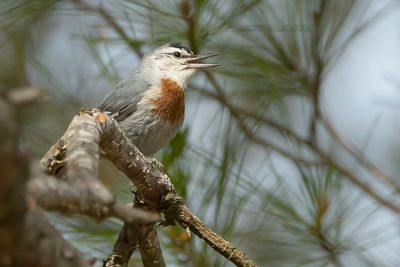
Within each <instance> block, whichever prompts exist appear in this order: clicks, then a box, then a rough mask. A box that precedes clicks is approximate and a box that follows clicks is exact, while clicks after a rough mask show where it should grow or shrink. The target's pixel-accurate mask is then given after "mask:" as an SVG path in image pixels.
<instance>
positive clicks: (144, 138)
mask: <svg viewBox="0 0 400 267" xmlns="http://www.w3.org/2000/svg"><path fill="white" fill-rule="evenodd" d="M216 55H218V54H208V55H204V56H199V55H194V54H193V52H192V51H191V50H190V49H189V48H188V47H186V46H184V45H181V44H179V43H169V44H165V45H162V46H160V47H158V48H156V49H155V50H153V51H152V52H150V53H148V54H147V55H145V56H144V57H143V58H142V60H141V61H140V63H139V67H138V68H137V69H136V70H134V71H133V72H132V73H131V74H130V75H129V76H128V77H127V78H125V79H124V80H122V81H121V82H120V83H119V84H117V86H116V87H115V90H114V91H113V92H111V93H110V94H108V95H107V96H106V98H105V99H104V100H103V102H102V104H101V105H100V106H99V107H98V109H99V110H101V111H105V112H109V113H111V114H113V115H114V118H115V119H116V120H117V121H118V122H119V125H120V127H121V129H122V130H123V132H124V134H125V135H126V136H127V137H128V138H129V139H130V140H131V141H132V142H133V144H135V145H136V146H137V148H138V149H139V150H140V151H141V152H142V153H143V154H144V155H146V156H151V155H153V154H154V153H156V152H157V151H159V150H160V149H161V148H162V147H163V146H165V145H166V144H168V143H169V141H170V140H171V139H172V138H173V137H174V136H175V134H176V133H177V131H178V130H179V129H180V127H181V126H182V124H183V120H184V114H185V100H184V92H185V89H186V88H187V86H188V83H189V80H190V78H191V77H192V76H193V74H195V73H196V70H197V69H201V68H210V67H216V66H218V64H206V63H202V61H203V60H205V59H207V58H210V57H213V56H216Z"/></svg>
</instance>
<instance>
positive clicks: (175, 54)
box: [173, 52, 181, 58]
mask: <svg viewBox="0 0 400 267" xmlns="http://www.w3.org/2000/svg"><path fill="white" fill-rule="evenodd" d="M173 55H174V57H176V58H180V57H181V53H179V52H174V53H173Z"/></svg>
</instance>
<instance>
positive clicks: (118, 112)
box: [98, 70, 151, 121]
mask: <svg viewBox="0 0 400 267" xmlns="http://www.w3.org/2000/svg"><path fill="white" fill-rule="evenodd" d="M140 76H141V74H140V71H139V70H136V71H134V72H133V73H131V74H130V75H129V76H128V77H127V78H126V79H124V80H122V81H121V82H120V83H118V84H117V85H116V86H115V88H114V90H113V91H112V92H111V93H109V94H108V95H107V96H106V97H105V99H104V100H103V102H102V103H101V104H100V105H99V106H98V109H100V110H101V111H107V112H110V113H111V114H113V115H115V119H116V120H117V121H123V120H124V119H126V118H127V117H129V116H130V115H132V114H133V113H134V112H135V111H136V110H137V104H138V102H139V101H140V100H141V98H142V95H143V93H144V92H145V91H146V90H147V89H149V88H150V86H151V84H149V83H147V82H146V81H145V80H144V79H140V78H141V77H140Z"/></svg>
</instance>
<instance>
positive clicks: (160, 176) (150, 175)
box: [42, 110, 256, 266]
mask: <svg viewBox="0 0 400 267" xmlns="http://www.w3.org/2000/svg"><path fill="white" fill-rule="evenodd" d="M78 117H80V118H78ZM76 122H80V124H83V125H84V129H88V131H86V132H85V133H86V135H90V134H92V135H100V136H101V138H100V145H101V147H102V149H103V150H104V152H105V153H106V155H107V157H108V158H109V159H110V160H111V161H112V162H113V163H114V164H115V165H116V166H117V167H118V168H119V169H120V170H121V171H122V172H124V173H125V175H126V176H127V177H128V178H129V179H130V180H131V182H132V183H133V184H134V185H135V186H136V188H137V190H138V193H139V194H140V196H141V198H142V199H143V202H144V204H145V205H146V206H147V207H148V208H149V209H151V210H154V209H156V210H163V211H166V210H168V212H166V213H167V214H172V215H173V216H169V218H168V219H167V222H168V223H173V221H174V220H176V221H178V222H180V223H181V225H183V226H184V227H189V229H190V230H191V231H193V233H195V234H198V235H199V237H201V238H203V239H204V240H206V241H207V243H208V244H209V245H210V246H211V247H212V248H214V249H215V250H216V251H218V252H219V253H221V254H222V255H223V256H225V257H227V259H228V260H230V261H232V262H234V263H235V264H237V265H238V266H256V265H255V263H254V262H252V261H251V260H250V259H248V258H247V256H246V255H245V254H244V253H243V252H241V251H240V250H238V249H236V248H235V247H234V246H232V245H231V244H230V243H229V242H227V241H225V240H224V239H222V238H221V237H219V236H218V235H217V234H215V233H214V232H213V231H211V230H209V229H207V228H206V227H205V225H204V223H202V222H201V221H200V220H199V219H198V218H197V217H196V216H194V215H193V214H192V213H191V212H190V211H189V209H188V208H187V207H186V206H185V205H183V202H181V201H179V202H177V201H175V200H176V199H180V198H179V197H178V196H177V194H176V192H175V190H174V187H173V185H172V184H171V182H170V180H169V178H168V176H167V175H166V174H164V173H162V172H160V171H159V170H158V169H157V167H156V166H154V164H153V161H152V160H150V159H148V158H146V157H144V156H143V155H142V154H141V152H140V151H139V150H138V149H137V148H136V146H134V145H133V144H132V143H131V142H130V141H129V139H127V137H126V136H125V135H124V134H123V133H122V131H121V130H120V128H119V126H118V123H117V122H116V121H115V120H114V119H113V118H111V117H110V116H108V115H107V114H105V113H102V112H100V111H96V110H92V111H88V112H80V113H79V114H78V115H77V116H76V118H74V120H73V122H72V123H71V125H73V124H76ZM74 127H75V126H74ZM74 127H72V126H70V128H69V129H74ZM76 127H77V129H78V128H79V127H78V126H76ZM93 129H96V130H93ZM67 132H68V130H67ZM75 133H76V134H78V135H79V134H80V133H79V131H78V130H75ZM64 136H68V135H66V134H65V135H64ZM88 138H89V137H88ZM95 140H96V142H97V139H95ZM58 143H59V144H56V145H55V146H53V147H52V148H51V149H50V151H51V152H53V153H54V155H50V154H49V153H50V152H49V153H47V154H46V156H45V157H44V159H43V160H42V162H43V163H44V164H45V167H46V168H47V169H48V170H49V169H50V170H52V168H51V162H52V161H53V160H54V159H55V158H56V157H57V155H60V154H63V152H62V150H64V149H66V151H67V154H68V150H69V148H68V144H69V143H68V140H63V139H61V140H59V142H58ZM75 149H78V147H76V148H75ZM68 164H69V163H68V162H67V169H68V168H69V166H68ZM67 172H68V170H67ZM172 204H173V205H172ZM177 204H179V205H177ZM174 210H175V211H174ZM149 227H150V228H151V229H153V228H152V227H153V226H149ZM150 228H147V229H150ZM143 229H146V228H143ZM143 229H140V230H143ZM153 231H154V230H151V231H148V232H147V233H146V235H140V233H139V236H142V238H141V240H142V241H144V242H150V243H151V245H149V246H148V245H146V247H143V246H142V248H145V249H147V252H149V253H151V255H152V256H151V258H152V259H153V262H152V263H151V264H154V265H148V266H164V265H163V264H164V263H163V260H162V254H161V250H160V249H159V244H158V241H157V238H156V235H155V232H153ZM120 237H121V235H120ZM146 240H147V241H146ZM119 243H120V244H121V242H119ZM117 244H118V242H117ZM117 244H116V246H117ZM123 244H124V243H123ZM139 244H140V242H139ZM124 247H125V249H124V253H123V254H122V255H119V256H118V257H117V256H116V255H118V254H117V253H116V251H114V252H113V254H112V255H111V256H110V257H109V259H110V258H113V259H114V260H113V259H111V260H110V261H109V259H108V260H107V261H106V263H107V262H112V261H115V259H117V258H120V259H124V258H125V257H126V253H127V252H129V251H131V250H127V249H126V247H127V246H126V242H125V244H124ZM128 247H129V246H128ZM146 255H147V254H146ZM146 255H144V254H143V252H142V257H143V259H144V260H145V259H146ZM148 255H150V254H148ZM148 258H150V257H148ZM122 262H124V261H122ZM110 264H111V263H110ZM156 264H158V265H156ZM110 266H112V265H110ZM121 266H123V265H121Z"/></svg>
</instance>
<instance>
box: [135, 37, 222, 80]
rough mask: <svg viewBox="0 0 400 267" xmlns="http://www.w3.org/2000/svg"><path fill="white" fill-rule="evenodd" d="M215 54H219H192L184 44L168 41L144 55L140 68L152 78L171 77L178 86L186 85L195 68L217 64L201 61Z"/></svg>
mask: <svg viewBox="0 0 400 267" xmlns="http://www.w3.org/2000/svg"><path fill="white" fill-rule="evenodd" d="M216 55H219V54H208V55H203V56H200V55H194V54H193V52H192V51H191V50H190V49H189V48H187V47H186V46H184V45H181V44H179V43H169V44H165V45H162V46H160V47H158V48H156V49H155V50H153V51H152V52H150V53H149V54H147V55H146V56H144V58H143V59H142V61H141V63H140V68H141V69H142V70H143V71H145V72H146V73H147V75H150V76H151V77H152V78H157V79H172V80H174V81H175V82H177V83H178V84H179V85H180V86H182V87H186V85H187V83H188V82H189V79H190V78H191V77H192V75H193V74H194V73H195V72H196V70H197V69H202V68H210V67H216V66H218V64H209V63H203V60H205V59H207V58H210V57H213V56H216Z"/></svg>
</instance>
